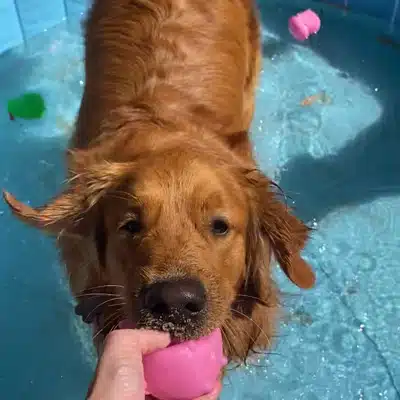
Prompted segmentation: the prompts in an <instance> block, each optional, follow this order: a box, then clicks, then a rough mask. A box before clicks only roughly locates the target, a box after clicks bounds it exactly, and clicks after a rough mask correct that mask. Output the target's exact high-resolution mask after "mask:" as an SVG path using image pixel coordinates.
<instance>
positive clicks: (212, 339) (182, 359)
mask: <svg viewBox="0 0 400 400" xmlns="http://www.w3.org/2000/svg"><path fill="white" fill-rule="evenodd" d="M226 364H227V359H226V358H225V357H224V355H223V350H222V336H221V331H220V330H219V329H216V330H214V331H213V332H212V333H211V334H210V335H208V336H205V337H203V338H200V339H198V340H190V341H187V342H182V343H178V344H174V345H170V346H169V347H167V348H166V349H163V350H158V351H155V352H154V353H151V354H148V355H146V356H144V357H143V366H144V379H145V381H146V392H147V394H151V395H153V396H154V397H156V398H157V399H160V400H192V399H195V398H197V397H200V396H203V395H205V394H207V393H210V392H211V391H212V390H213V389H214V386H215V384H216V383H217V381H218V378H219V374H220V372H221V369H222V368H223V367H224V366H225V365H226Z"/></svg>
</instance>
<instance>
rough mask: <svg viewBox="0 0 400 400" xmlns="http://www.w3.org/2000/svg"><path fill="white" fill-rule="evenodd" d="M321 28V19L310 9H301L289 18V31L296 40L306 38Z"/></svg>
mask: <svg viewBox="0 0 400 400" xmlns="http://www.w3.org/2000/svg"><path fill="white" fill-rule="evenodd" d="M320 28H321V20H320V19H319V17H318V15H317V14H316V13H315V12H314V11H312V10H305V11H302V12H300V13H298V14H296V15H294V16H293V17H290V18H289V32H290V33H291V34H292V36H293V37H294V38H295V39H296V40H300V41H303V40H306V39H308V38H309V36H310V35H313V34H316V33H317V32H318V31H319V29H320Z"/></svg>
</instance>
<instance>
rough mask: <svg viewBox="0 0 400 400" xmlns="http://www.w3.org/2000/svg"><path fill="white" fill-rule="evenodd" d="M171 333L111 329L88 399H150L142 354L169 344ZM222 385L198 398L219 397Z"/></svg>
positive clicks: (213, 398) (209, 398) (214, 398)
mask: <svg viewBox="0 0 400 400" xmlns="http://www.w3.org/2000/svg"><path fill="white" fill-rule="evenodd" d="M169 343H170V338H169V335H168V334H165V333H161V332H156V331H145V330H133V329H120V330H116V331H113V332H111V333H110V334H109V335H108V336H107V339H106V342H105V346H104V351H103V353H102V356H101V358H100V361H99V364H98V366H97V370H96V377H95V379H94V383H93V386H92V388H91V389H90V390H89V394H88V399H89V400H145V399H146V400H150V399H152V397H150V396H146V397H145V387H144V374H143V364H142V357H143V355H144V354H147V353H151V352H153V351H155V350H158V349H162V348H165V347H167V346H168V344H169ZM220 391H221V384H220V383H217V385H216V387H215V389H214V390H213V391H212V393H210V394H209V395H206V396H202V397H201V398H199V399H196V400H217V399H218V396H219V393H220Z"/></svg>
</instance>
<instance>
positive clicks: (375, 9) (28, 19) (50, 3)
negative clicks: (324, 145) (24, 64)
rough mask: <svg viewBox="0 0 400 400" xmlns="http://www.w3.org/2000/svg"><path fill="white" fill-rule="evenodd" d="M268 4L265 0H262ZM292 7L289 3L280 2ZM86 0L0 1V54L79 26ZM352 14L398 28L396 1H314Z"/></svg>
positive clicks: (399, 8)
mask: <svg viewBox="0 0 400 400" xmlns="http://www.w3.org/2000/svg"><path fill="white" fill-rule="evenodd" d="M264 1H266V2H267V1H269V0H262V2H264ZM281 2H282V3H284V2H288V3H292V4H293V0H281ZM89 3H90V1H89V0H47V1H46V0H44V1H43V0H1V1H0V26H1V27H2V28H1V30H0V53H2V52H4V51H6V50H8V49H11V48H13V47H15V46H19V45H21V44H24V43H25V44H26V43H27V41H28V40H29V39H30V38H32V37H33V36H36V35H38V34H39V33H41V32H43V31H45V30H47V29H50V28H52V27H53V26H55V25H57V24H59V23H61V22H63V21H65V22H66V23H67V24H69V25H71V26H79V24H80V21H81V19H82V16H83V15H84V13H85V11H86V9H87V7H88V4H89ZM312 3H314V4H316V5H317V4H318V3H325V4H329V5H332V6H336V7H338V8H343V9H348V10H349V11H352V12H361V13H365V14H368V15H370V16H372V17H377V18H381V19H384V20H385V21H387V22H388V30H389V31H392V30H393V27H394V25H396V24H397V25H398V26H400V6H399V3H400V0H314V1H311V2H308V4H309V5H311V7H312Z"/></svg>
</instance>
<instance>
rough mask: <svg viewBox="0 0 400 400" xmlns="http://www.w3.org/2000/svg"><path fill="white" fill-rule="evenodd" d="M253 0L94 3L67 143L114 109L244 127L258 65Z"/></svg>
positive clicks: (97, 129) (83, 138) (83, 143)
mask: <svg viewBox="0 0 400 400" xmlns="http://www.w3.org/2000/svg"><path fill="white" fill-rule="evenodd" d="M252 3H253V2H252V0H214V1H207V0H136V1H132V0H114V1H112V2H107V1H104V0H96V1H95V2H94V5H93V7H92V10H91V12H90V14H89V17H88V20H87V23H86V57H85V58H86V60H85V65H86V85H85V91H84V96H83V101H82V105H81V109H80V113H79V117H78V121H77V129H76V134H75V137H74V138H73V142H72V147H77V148H85V147H87V146H88V145H89V143H90V142H91V141H92V140H93V139H96V138H98V136H99V135H101V134H102V133H103V132H102V124H103V123H104V122H105V121H107V119H109V118H110V114H111V113H112V112H115V111H116V110H118V109H121V108H122V109H124V110H125V111H127V110H128V111H129V110H131V111H132V113H134V112H145V113H146V114H148V115H151V116H152V117H154V118H158V119H160V120H161V121H167V122H168V123H169V124H176V126H177V128H178V129H179V128H182V126H185V125H186V127H187V126H194V127H196V126H203V127H204V128H206V129H208V130H212V131H215V132H218V134H221V135H229V134H231V133H234V132H238V131H242V130H247V129H248V128H249V125H250V122H251V119H252V116H253V108H254V87H255V84H256V79H257V75H258V70H259V31H258V30H259V27H258V23H257V18H256V15H255V11H254V7H253V4H252Z"/></svg>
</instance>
